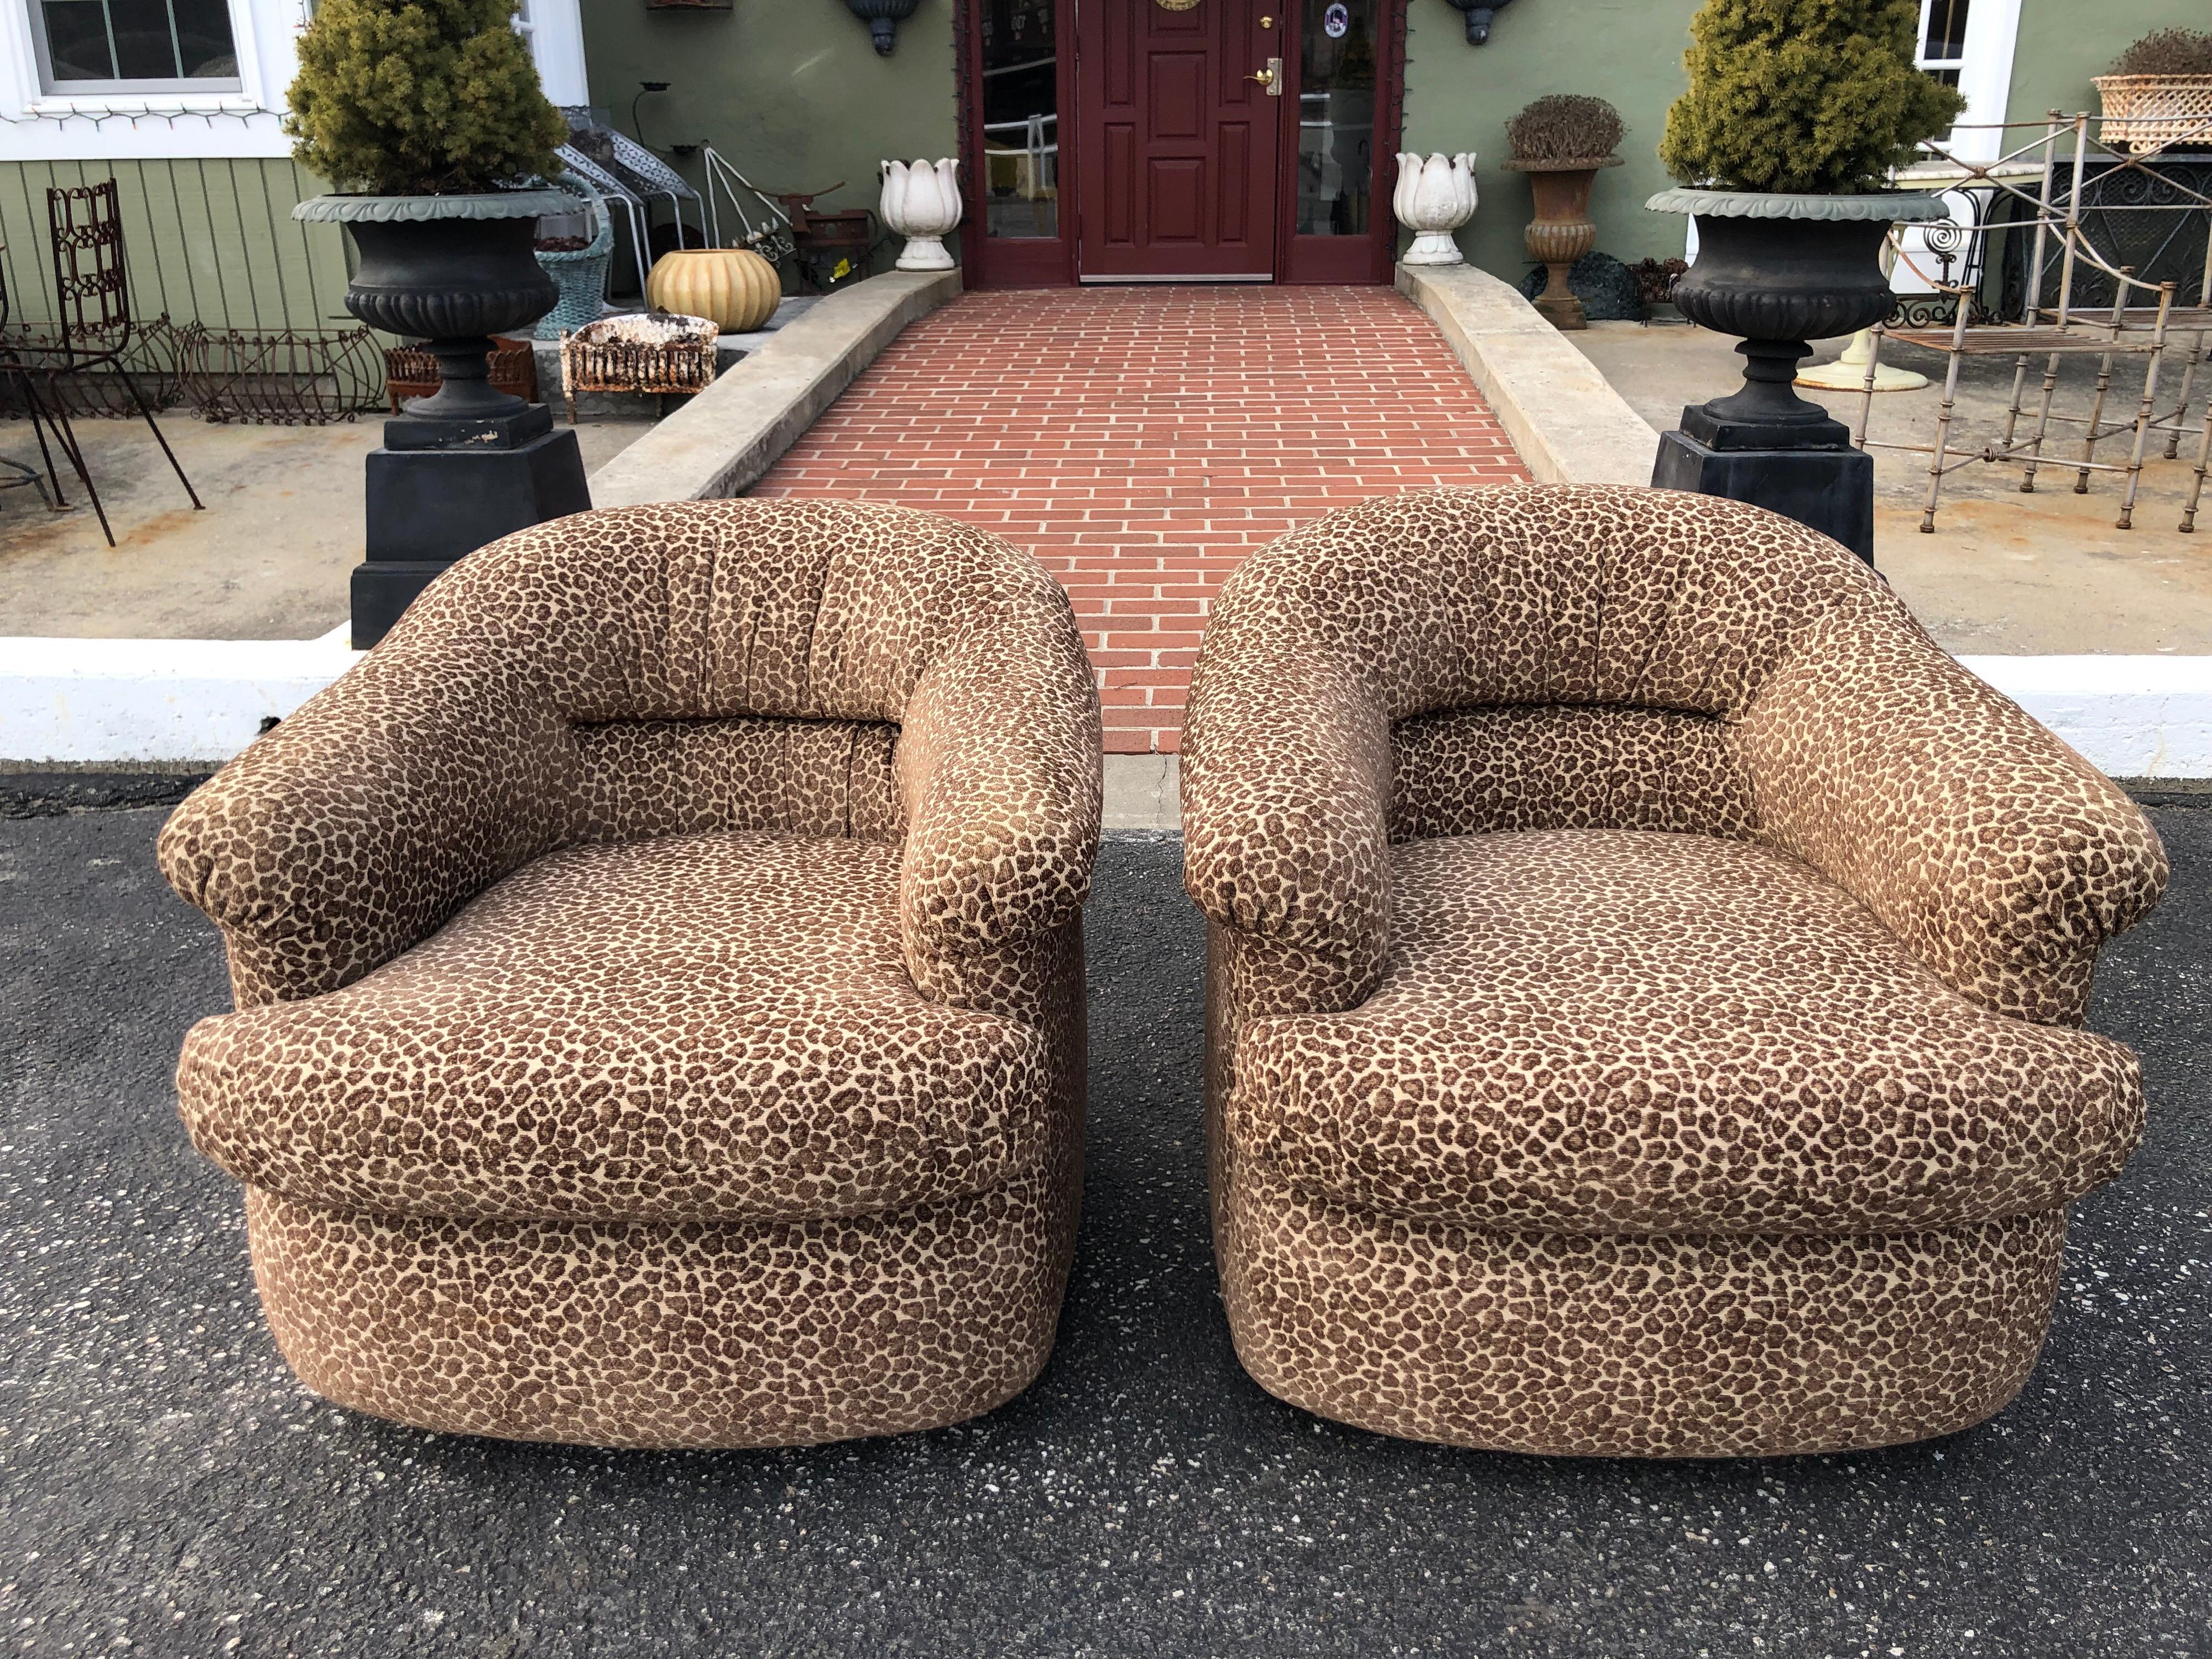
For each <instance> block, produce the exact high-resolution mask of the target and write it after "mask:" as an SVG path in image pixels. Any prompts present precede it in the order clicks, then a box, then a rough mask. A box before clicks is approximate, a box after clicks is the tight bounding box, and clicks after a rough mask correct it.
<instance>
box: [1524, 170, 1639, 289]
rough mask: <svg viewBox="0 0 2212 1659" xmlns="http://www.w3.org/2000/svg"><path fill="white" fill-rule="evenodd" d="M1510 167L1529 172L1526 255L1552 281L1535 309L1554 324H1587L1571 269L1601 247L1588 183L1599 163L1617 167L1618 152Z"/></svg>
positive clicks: (1595, 176) (1594, 176)
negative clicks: (1531, 212) (1531, 199)
mask: <svg viewBox="0 0 2212 1659" xmlns="http://www.w3.org/2000/svg"><path fill="white" fill-rule="evenodd" d="M1505 165H1506V167H1509V168H1510V169H1511V170H1512V171H1513V172H1516V173H1527V174H1528V188H1529V190H1530V191H1532V192H1533V193H1534V196H1535V197H1536V216H1535V218H1534V219H1533V220H1532V221H1530V222H1529V225H1528V231H1527V233H1526V234H1524V236H1523V238H1522V240H1523V242H1524V243H1525V245H1526V246H1527V247H1528V257H1529V258H1532V259H1534V260H1536V261H1538V262H1539V263H1540V264H1542V265H1543V266H1544V267H1545V268H1546V275H1547V277H1548V279H1549V280H1548V281H1547V283H1546V284H1545V288H1544V291H1543V292H1542V293H1541V294H1539V295H1537V296H1536V302H1535V303H1536V309H1537V310H1538V311H1539V312H1541V313H1543V315H1544V316H1545V317H1546V318H1547V319H1548V320H1549V321H1550V322H1551V325H1552V326H1553V327H1554V328H1559V329H1577V328H1588V327H1589V317H1588V315H1586V314H1585V313H1584V312H1583V302H1582V301H1580V300H1577V298H1575V296H1574V295H1572V294H1571V293H1570V292H1569V291H1568V289H1567V273H1568V272H1569V271H1571V270H1573V269H1574V264H1575V261H1576V260H1577V259H1579V258H1582V257H1583V254H1585V253H1588V252H1589V251H1590V250H1591V249H1592V248H1594V247H1595V246H1597V226H1596V225H1595V223H1594V222H1592V221H1591V219H1590V216H1589V195H1590V185H1591V184H1592V183H1593V182H1594V181H1595V179H1596V178H1597V175H1598V169H1599V168H1601V167H1619V166H1620V157H1619V156H1618V155H1602V156H1583V157H1581V158H1579V159H1577V160H1572V161H1521V160H1517V159H1516V160H1513V161H1508V162H1506V163H1505Z"/></svg>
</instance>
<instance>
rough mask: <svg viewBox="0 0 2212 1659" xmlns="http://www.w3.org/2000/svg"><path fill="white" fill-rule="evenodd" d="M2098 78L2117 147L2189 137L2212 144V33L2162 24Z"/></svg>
mask: <svg viewBox="0 0 2212 1659" xmlns="http://www.w3.org/2000/svg"><path fill="white" fill-rule="evenodd" d="M2093 85H2094V86H2095V87H2096V88H2097V98H2098V101H2099V103H2100V105H2101V106H2102V107H2103V110H2104V112H2105V121H2104V126H2103V128H2102V134H2103V137H2104V140H2105V142H2106V143H2107V144H2109V145H2111V146H2112V148H2113V149H2157V148H2158V147H2159V146H2160V145H2161V144H2172V143H2183V144H2185V145H2186V146H2187V147H2188V148H2189V149H2212V34H2208V33H2203V32H2202V31H2200V30H2197V29H2160V30H2159V31H2158V32H2157V33H2154V34H2146V35H2145V36H2143V38H2142V40H2138V41H2136V43H2135V45H2133V46H2130V47H2129V48H2128V49H2127V50H2126V51H2125V52H2122V53H2121V54H2120V55H2119V57H2118V58H2116V59H2114V60H2113V63H2112V69H2111V70H2109V71H2108V72H2107V73H2106V74H2103V75H2100V76H2098V77H2097V78H2096V80H2095V81H2094V82H2093Z"/></svg>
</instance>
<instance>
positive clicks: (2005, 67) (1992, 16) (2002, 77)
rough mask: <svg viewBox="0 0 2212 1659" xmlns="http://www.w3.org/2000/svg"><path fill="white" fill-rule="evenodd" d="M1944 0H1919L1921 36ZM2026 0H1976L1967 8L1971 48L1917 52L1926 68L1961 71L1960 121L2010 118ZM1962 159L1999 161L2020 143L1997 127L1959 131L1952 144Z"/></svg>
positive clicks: (1990, 121) (1966, 123)
mask: <svg viewBox="0 0 2212 1659" xmlns="http://www.w3.org/2000/svg"><path fill="white" fill-rule="evenodd" d="M1939 3H1942V0H1920V22H1919V25H1918V32H1917V33H1916V34H1915V35H1914V36H1913V39H1914V40H1916V41H1924V40H1927V38H1928V20H1929V15H1930V14H1931V13H1932V12H1933V11H1934V10H1935V9H1936V5H1938V4H1939ZM2020 3H2021V0H1973V3H1972V6H1971V7H1969V9H1967V12H1966V49H1965V51H1964V52H1963V53H1962V54H1961V55H1960V56H1959V57H1957V58H1915V60H1914V61H1916V62H1917V64H1919V65H1920V67H1921V68H1922V69H1925V70H1938V69H1948V70H1958V71H1959V90H1960V93H1961V94H1963V95H1964V96H1965V98H1966V113H1965V114H1963V115H1961V116H1960V118H1959V125H1960V126H1962V127H1966V128H1969V129H1972V128H1974V127H1977V126H1980V125H1984V124H1993V123H1996V122H1999V121H2002V120H2004V119H2006V118H2007V117H2006V114H2005V110H2006V107H2007V106H2008V104H2009V103H2010V101H2011V98H2012V60H2013V51H2014V48H2015V46H2016V45H2017V44H2018V42H2019V40H2020ZM1951 148H1952V149H1953V150H1954V152H1956V154H1957V155H1959V156H1960V159H1961V160H1963V161H1995V160H1996V158H1997V157H1998V156H2000V155H2003V154H2004V153H2005V152H2006V150H2008V149H2018V148H2019V146H2018V145H2016V144H2012V145H2008V144H2007V143H2005V142H2004V134H2002V132H1998V131H1994V130H1993V129H1992V130H1991V131H1966V132H1963V133H1959V134H1957V135H1956V137H1955V141H1954V143H1953V144H1952V146H1951Z"/></svg>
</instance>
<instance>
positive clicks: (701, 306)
mask: <svg viewBox="0 0 2212 1659" xmlns="http://www.w3.org/2000/svg"><path fill="white" fill-rule="evenodd" d="M782 298H783V283H782V282H781V280H780V279H779V278H778V277H777V276H776V274H775V266H774V265H772V264H769V262H768V261H767V260H765V259H763V258H761V256H760V255H759V254H757V253H755V252H753V251H752V250H751V249H750V248H742V247H693V248H678V249H677V250H676V251H674V252H669V253H664V254H662V255H661V256H660V258H658V259H656V260H654V261H653V270H652V273H651V275H649V276H647V277H646V279H645V300H646V303H647V305H650V306H652V307H654V308H655V309H657V310H660V311H680V312H682V313H684V314H685V315H686V316H690V317H705V318H708V319H710V320H712V321H713V323H714V325H715V326H716V327H717V328H719V329H720V330H721V331H722V332H723V333H725V334H744V333H748V332H750V331H752V330H754V329H757V328H758V327H759V326H760V325H762V324H763V323H765V322H766V321H768V319H769V318H770V317H772V316H774V315H775V307H776V302H777V301H780V300H781V299H782Z"/></svg>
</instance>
